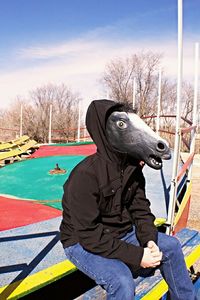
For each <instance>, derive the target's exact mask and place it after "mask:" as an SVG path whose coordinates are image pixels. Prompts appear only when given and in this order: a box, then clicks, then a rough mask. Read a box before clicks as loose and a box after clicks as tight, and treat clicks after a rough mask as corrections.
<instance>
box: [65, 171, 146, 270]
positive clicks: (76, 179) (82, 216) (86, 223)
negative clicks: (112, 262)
mask: <svg viewBox="0 0 200 300" xmlns="http://www.w3.org/2000/svg"><path fill="white" fill-rule="evenodd" d="M65 197H67V198H68V201H69V208H70V215H71V220H72V223H73V226H74V228H75V231H76V235H77V236H78V239H79V243H80V244H81V245H82V247H83V248H85V249H86V250H88V251H90V252H92V253H95V254H98V255H101V256H104V257H107V258H114V259H119V260H121V261H123V262H124V263H126V264H127V265H129V266H130V267H131V268H133V269H135V270H136V269H138V268H139V267H140V262H141V259H142V256H143V251H144V249H143V248H142V247H140V246H134V245H131V244H128V243H126V242H125V241H122V240H120V239H117V238H113V237H112V235H111V234H110V233H107V232H106V231H105V230H104V225H103V224H102V223H101V217H100V211H99V205H98V198H99V188H98V184H97V182H96V179H95V177H93V176H92V175H91V174H88V173H85V172H84V173H83V174H82V175H81V176H80V173H79V174H78V176H76V175H75V176H73V179H72V180H70V182H69V184H68V186H67V190H65V192H64V197H63V198H64V200H63V201H65Z"/></svg>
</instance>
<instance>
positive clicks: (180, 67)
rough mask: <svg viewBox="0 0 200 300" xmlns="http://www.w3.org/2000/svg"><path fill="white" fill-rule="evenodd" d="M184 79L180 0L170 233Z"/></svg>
mask: <svg viewBox="0 0 200 300" xmlns="http://www.w3.org/2000/svg"><path fill="white" fill-rule="evenodd" d="M182 77H183V3H182V0H178V68H177V103H176V105H177V107H176V133H175V144H174V159H173V169H172V181H171V190H170V200H169V208H168V218H167V224H168V225H169V226H170V227H169V229H168V233H171V232H172V230H173V223H174V213H175V206H176V194H177V182H176V176H177V172H178V163H179V156H180V142H181V140H180V136H181V134H180V105H181V88H182Z"/></svg>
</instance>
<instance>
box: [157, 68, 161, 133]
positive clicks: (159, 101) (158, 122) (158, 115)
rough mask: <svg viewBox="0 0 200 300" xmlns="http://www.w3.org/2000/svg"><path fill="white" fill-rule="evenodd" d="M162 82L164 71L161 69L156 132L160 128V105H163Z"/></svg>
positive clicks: (159, 73)
mask: <svg viewBox="0 0 200 300" xmlns="http://www.w3.org/2000/svg"><path fill="white" fill-rule="evenodd" d="M161 83H162V73H161V69H160V70H159V72H158V106H157V118H156V133H157V134H158V133H159V129H160V107H161Z"/></svg>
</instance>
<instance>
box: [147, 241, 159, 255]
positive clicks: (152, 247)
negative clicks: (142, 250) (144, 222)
mask: <svg viewBox="0 0 200 300" xmlns="http://www.w3.org/2000/svg"><path fill="white" fill-rule="evenodd" d="M147 247H148V248H149V249H150V250H151V252H152V253H153V254H154V255H159V254H160V253H161V252H160V249H159V248H158V246H157V245H156V243H155V242H154V241H149V242H148V243H147Z"/></svg>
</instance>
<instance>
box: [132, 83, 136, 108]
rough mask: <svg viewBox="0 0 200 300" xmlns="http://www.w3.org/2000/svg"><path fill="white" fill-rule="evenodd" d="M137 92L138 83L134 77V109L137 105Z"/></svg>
mask: <svg viewBox="0 0 200 300" xmlns="http://www.w3.org/2000/svg"><path fill="white" fill-rule="evenodd" d="M136 91H137V82H136V78H135V77H133V108H135V103H136Z"/></svg>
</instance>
